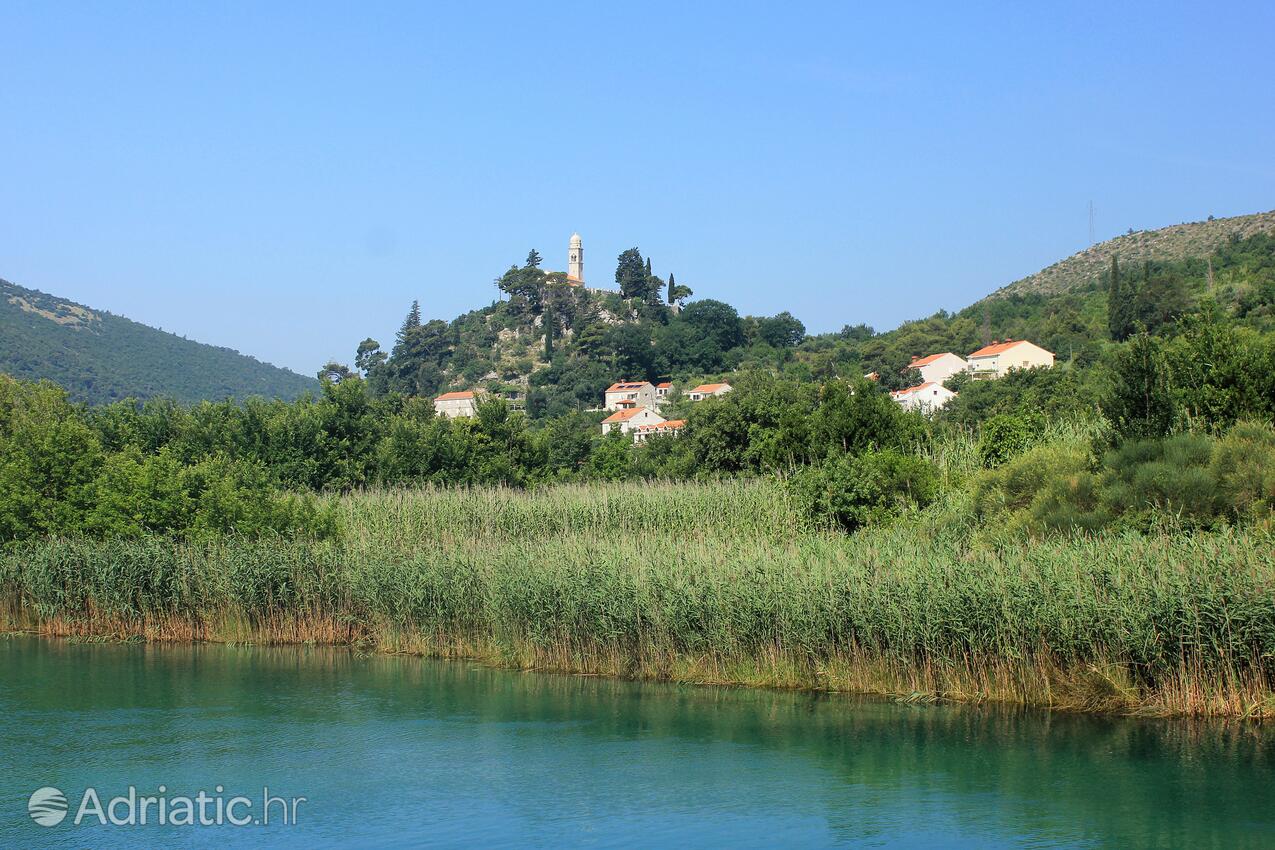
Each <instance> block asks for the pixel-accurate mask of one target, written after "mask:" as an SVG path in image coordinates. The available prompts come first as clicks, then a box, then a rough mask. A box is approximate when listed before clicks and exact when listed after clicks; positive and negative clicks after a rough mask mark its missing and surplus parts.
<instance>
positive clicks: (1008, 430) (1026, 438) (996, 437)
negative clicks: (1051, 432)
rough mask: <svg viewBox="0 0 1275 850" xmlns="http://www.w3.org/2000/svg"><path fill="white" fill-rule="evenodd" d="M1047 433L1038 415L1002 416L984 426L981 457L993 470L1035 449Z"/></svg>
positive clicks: (979, 451) (1011, 414)
mask: <svg viewBox="0 0 1275 850" xmlns="http://www.w3.org/2000/svg"><path fill="white" fill-rule="evenodd" d="M1044 431H1045V420H1044V417H1042V416H1041V415H1040V414H1038V413H1002V414H1000V415H998V416H993V417H992V418H991V419H988V420H987V421H986V422H984V423H983V427H982V428H981V429H980V430H979V436H978V456H979V458H980V459H982V461H983V466H985V467H987V468H988V469H994V468H996V467H998V466H1000V465H1001V464H1003V463H1005V461H1007V460H1009V459H1010V458H1012V457H1016V456H1017V455H1020V454H1022V453H1023V452H1025V451H1027V450H1028V449H1029V448H1031V447H1032V445H1034V444H1035V443H1036V442H1037V441H1038V440H1040V438H1041V435H1042V434H1043V433H1044Z"/></svg>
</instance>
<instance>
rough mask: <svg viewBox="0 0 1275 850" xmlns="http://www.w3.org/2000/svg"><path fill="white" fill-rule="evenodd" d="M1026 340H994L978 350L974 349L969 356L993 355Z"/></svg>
mask: <svg viewBox="0 0 1275 850" xmlns="http://www.w3.org/2000/svg"><path fill="white" fill-rule="evenodd" d="M1025 342H1027V340H1025V339H1007V340H1005V341H1004V342H994V343H992V344H991V345H985V346H983V347H982V348H980V349H979V350H978V351H975V352H974V353H973V354H971V355H970V357H993V356H995V355H997V354H1002V353H1004V352H1006V351H1009V350H1010V349H1011V348H1013V347H1014V346H1016V345H1022V344H1023V343H1025Z"/></svg>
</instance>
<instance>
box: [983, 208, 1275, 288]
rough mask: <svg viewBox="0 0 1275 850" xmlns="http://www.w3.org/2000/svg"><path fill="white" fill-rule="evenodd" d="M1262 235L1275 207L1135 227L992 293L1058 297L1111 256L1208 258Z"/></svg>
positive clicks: (1083, 283) (1087, 282)
mask: <svg viewBox="0 0 1275 850" xmlns="http://www.w3.org/2000/svg"><path fill="white" fill-rule="evenodd" d="M1259 233H1266V234H1275V210H1272V211H1271V212H1263V213H1254V214H1252V215H1237V216H1232V217H1230V218H1211V219H1209V220H1208V221H1193V222H1187V223H1183V224H1174V225H1170V226H1169V227H1162V228H1160V229H1159V230H1131V231H1130V232H1128V233H1126V234H1124V235H1123V236H1117V237H1116V238H1115V239H1108V240H1107V241H1105V242H1099V243H1097V244H1096V245H1091V246H1090V247H1088V248H1086V249H1085V250H1083V251H1080V252H1078V253H1076V254H1072V255H1071V256H1070V257H1068V258H1067V259H1065V260H1060V261H1058V262H1057V263H1054V264H1053V265H1052V266H1049V267H1048V268H1044V269H1041V270H1040V271H1038V272H1036V273H1035V274H1031V275H1028V276H1027V277H1025V278H1022V279H1020V280H1016V281H1014V282H1013V283H1011V284H1008V285H1006V286H1003V287H1001V288H1000V289H998V290H996V291H995V292H993V293H992V294H991V295H989V296H988V297H989V298H1004V297H1006V296H1009V295H1032V294H1035V295H1056V294H1058V293H1061V292H1067V291H1069V290H1074V289H1084V288H1086V287H1088V286H1091V285H1092V284H1094V283H1097V282H1098V281H1099V280H1100V279H1101V278H1102V276H1103V275H1104V274H1105V273H1106V271H1107V269H1108V268H1110V267H1111V258H1112V257H1119V258H1120V261H1121V262H1122V263H1126V264H1131V265H1133V264H1140V263H1144V262H1147V261H1152V262H1166V261H1173V260H1185V259H1187V258H1189V257H1207V256H1208V255H1209V254H1212V253H1213V252H1214V251H1216V250H1217V249H1219V248H1221V247H1222V246H1223V245H1225V244H1226V243H1227V242H1229V241H1231V240H1233V239H1247V238H1248V237H1250V236H1256V235H1257V234H1259Z"/></svg>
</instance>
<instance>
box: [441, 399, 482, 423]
mask: <svg viewBox="0 0 1275 850" xmlns="http://www.w3.org/2000/svg"><path fill="white" fill-rule="evenodd" d="M434 413H435V414H436V415H438V416H445V417H446V418H448V419H456V418H463V417H469V416H477V415H478V399H477V398H475V397H474V396H472V395H471V396H469V397H468V398H436V399H434Z"/></svg>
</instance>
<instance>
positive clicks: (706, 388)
mask: <svg viewBox="0 0 1275 850" xmlns="http://www.w3.org/2000/svg"><path fill="white" fill-rule="evenodd" d="M732 389H733V387H731V385H730V384H700V385H699V386H698V387H696V388H695V389H693V390H688V391H687V393H686V397H687V398H688V399H690V400H691V401H701V400H703V399H706V398H709V397H710V396H715V395H726V394H727V393H728V392H730V391H731V390H732Z"/></svg>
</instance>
